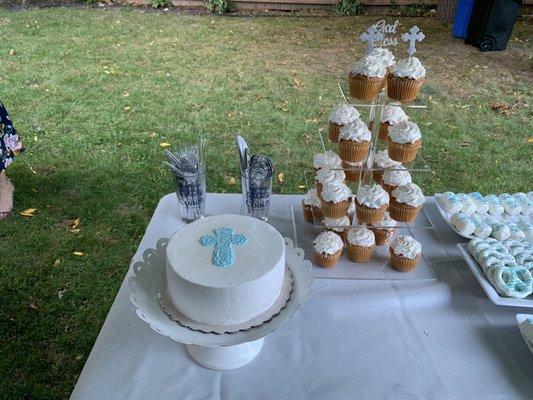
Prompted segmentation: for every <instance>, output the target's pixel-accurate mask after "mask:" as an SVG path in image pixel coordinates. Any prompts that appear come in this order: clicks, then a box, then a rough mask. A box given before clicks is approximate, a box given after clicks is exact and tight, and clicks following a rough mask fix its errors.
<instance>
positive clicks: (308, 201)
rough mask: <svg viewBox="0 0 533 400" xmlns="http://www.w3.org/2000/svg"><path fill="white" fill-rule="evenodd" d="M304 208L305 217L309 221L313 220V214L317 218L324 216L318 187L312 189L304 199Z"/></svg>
mask: <svg viewBox="0 0 533 400" xmlns="http://www.w3.org/2000/svg"><path fill="white" fill-rule="evenodd" d="M302 210H303V213H304V218H305V220H306V221H307V222H313V214H314V216H315V217H316V218H322V215H321V214H322V211H321V210H320V199H319V198H318V195H317V193H316V189H310V190H309V191H308V192H307V193H306V194H305V195H304V197H303V199H302Z"/></svg>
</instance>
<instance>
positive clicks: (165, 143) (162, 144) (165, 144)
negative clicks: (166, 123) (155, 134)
mask: <svg viewBox="0 0 533 400" xmlns="http://www.w3.org/2000/svg"><path fill="white" fill-rule="evenodd" d="M159 146H161V147H170V143H167V142H163V143H159Z"/></svg>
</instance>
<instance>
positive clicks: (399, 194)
mask: <svg viewBox="0 0 533 400" xmlns="http://www.w3.org/2000/svg"><path fill="white" fill-rule="evenodd" d="M392 197H394V198H395V199H396V201H397V202H398V203H403V204H407V205H409V206H411V207H418V206H421V205H422V204H424V201H425V197H424V193H423V192H422V189H420V187H419V186H418V185H417V184H416V183H406V184H405V185H400V186H397V187H396V188H395V189H394V190H393V191H392Z"/></svg>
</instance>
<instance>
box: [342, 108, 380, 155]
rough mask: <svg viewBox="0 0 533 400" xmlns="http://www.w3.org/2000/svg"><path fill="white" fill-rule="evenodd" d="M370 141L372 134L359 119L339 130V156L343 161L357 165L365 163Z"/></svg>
mask: <svg viewBox="0 0 533 400" xmlns="http://www.w3.org/2000/svg"><path fill="white" fill-rule="evenodd" d="M371 139H372V133H371V132H370V131H369V130H368V127H367V126H366V125H365V123H364V122H363V121H361V120H360V119H357V120H355V122H352V123H351V124H349V125H345V126H343V127H342V128H341V131H340V134H339V156H340V158H341V159H342V160H343V161H346V162H349V163H357V162H362V161H365V159H366V157H367V155H368V151H369V150H370V145H371V144H372V142H371Z"/></svg>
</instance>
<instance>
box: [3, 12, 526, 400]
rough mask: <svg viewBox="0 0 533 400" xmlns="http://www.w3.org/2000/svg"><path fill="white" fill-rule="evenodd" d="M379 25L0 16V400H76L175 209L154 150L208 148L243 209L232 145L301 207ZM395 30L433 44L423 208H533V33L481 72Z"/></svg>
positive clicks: (437, 36)
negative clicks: (112, 316) (266, 166)
mask: <svg viewBox="0 0 533 400" xmlns="http://www.w3.org/2000/svg"><path fill="white" fill-rule="evenodd" d="M375 19H376V17H374V18H372V17H353V18H327V17H325V18H292V17H286V18H283V17H281V18H277V17H276V18H230V17H215V16H180V15H176V14H169V15H164V14H160V13H142V12H139V11H137V10H133V9H110V10H107V11H106V10H99V9H80V8H78V9H67V8H58V9H45V10H31V11H20V12H11V11H5V10H0V37H1V40H0V55H1V56H0V71H1V74H0V98H1V100H2V101H3V102H4V103H5V104H6V106H7V107H8V109H9V111H10V113H11V116H12V118H13V119H14V121H15V126H16V127H17V129H18V130H19V133H20V134H21V135H22V136H23V139H24V142H25V145H26V146H27V152H26V153H25V154H24V155H23V156H21V157H20V158H19V159H18V160H16V162H15V163H14V164H13V165H12V167H10V168H9V170H8V172H9V176H10V177H11V178H12V179H13V181H14V183H15V186H16V193H15V201H16V209H15V211H16V212H15V214H14V216H12V217H11V218H10V219H9V220H7V221H5V222H0V260H2V262H1V263H0V302H1V307H0V336H1V337H2V340H1V344H0V398H5V399H15V398H17V399H18V398H28V399H29V398H38V399H48V398H51V399H56V398H65V397H68V395H69V394H70V391H71V390H72V388H73V386H74V384H75V382H76V379H77V377H78V375H79V373H80V371H81V369H82V367H83V364H84V362H85V360H86V358H87V356H88V354H89V352H90V350H91V347H92V345H93V343H94V340H95V339H96V336H97V334H98V332H99V330H100V327H101V326H102V323H103V321H104V318H105V316H106V314H107V312H108V310H109V307H110V306H111V303H112V301H113V299H114V296H115V294H116V292H117V290H118V288H119V286H120V283H121V281H122V279H123V277H124V274H125V273H126V271H127V268H128V264H129V260H130V259H131V257H132V255H133V254H134V251H135V249H136V247H137V245H138V243H139V240H140V238H141V236H142V234H143V232H144V229H145V227H146V225H147V223H148V221H149V219H150V216H151V214H152V212H153V210H154V208H155V206H156V204H157V202H158V200H159V198H160V197H161V196H163V195H164V194H166V193H168V192H170V191H172V182H171V179H170V177H169V175H168V173H167V171H166V170H165V168H164V167H163V165H162V163H161V162H162V160H163V157H162V148H161V147H160V144H161V143H163V142H168V143H171V144H172V145H173V146H174V147H175V146H177V145H178V144H180V143H183V142H187V141H191V140H193V139H194V138H195V137H196V136H197V135H198V134H204V135H205V136H206V137H207V138H208V139H209V145H208V154H207V157H208V161H209V165H210V171H209V178H208V189H209V190H210V191H218V192H238V191H239V187H238V186H237V185H232V184H230V182H231V179H232V178H237V170H238V167H237V156H236V153H235V150H234V145H233V138H234V135H235V133H236V132H241V133H242V134H243V135H244V136H245V137H246V138H247V139H248V142H249V144H250V146H251V147H252V150H253V151H256V152H261V153H264V154H268V155H271V156H272V158H273V159H274V161H275V164H276V167H277V171H278V172H282V173H284V176H285V179H284V181H283V182H282V183H280V182H276V184H275V191H276V192H279V193H302V192H303V190H302V189H300V188H299V186H300V185H302V184H303V182H304V170H306V169H309V167H310V162H311V158H312V156H313V154H314V153H315V152H317V151H318V150H319V149H320V142H319V139H318V136H317V129H318V128H324V127H325V123H326V121H327V116H328V114H329V112H330V109H331V108H332V106H334V105H335V104H337V103H339V102H340V101H341V98H340V96H339V93H338V90H337V87H336V83H337V82H338V81H342V82H344V80H345V76H346V74H347V71H348V69H349V66H350V65H351V63H352V62H353V61H354V60H355V59H356V58H357V57H359V56H361V55H362V53H363V51H364V46H363V45H362V44H360V43H359V42H358V40H357V36H358V35H359V34H360V33H361V32H362V30H363V28H364V27H366V26H368V25H370V23H371V21H374V20H375ZM402 22H403V26H404V27H409V26H411V25H414V24H417V25H418V26H419V27H421V28H422V29H423V30H424V31H425V33H426V35H427V36H428V39H427V40H426V41H425V42H423V43H422V44H420V45H419V46H418V48H419V52H418V53H417V55H418V56H419V57H420V58H421V59H422V61H423V62H424V63H425V64H426V66H427V67H428V82H427V84H426V85H425V87H424V89H423V91H424V93H423V95H422V96H421V101H423V102H425V103H426V104H427V105H428V109H427V110H424V111H417V112H410V115H411V118H412V119H413V120H414V121H415V122H417V123H418V124H419V125H420V127H421V129H422V132H423V136H424V147H423V154H424V157H425V158H426V160H427V162H428V163H429V164H430V166H431V167H432V170H433V172H432V173H431V174H427V175H426V176H425V177H423V176H420V177H416V180H417V182H420V183H421V185H422V186H423V189H424V190H425V192H426V193H428V194H430V193H434V192H436V191H444V190H454V191H473V190H478V191H481V192H491V191H492V192H502V191H525V190H531V189H532V187H531V183H532V182H533V179H532V178H533V172H532V168H531V161H530V160H531V157H532V156H533V152H532V150H531V149H532V147H531V146H532V144H528V138H529V137H531V136H532V135H531V132H532V122H531V113H530V111H529V109H528V104H530V103H531V79H532V78H531V74H530V67H531V56H532V51H531V45H530V43H529V42H528V40H527V38H531V37H532V33H533V30H532V29H531V27H530V26H528V25H527V23H525V22H519V23H518V25H517V27H516V28H515V31H514V33H513V37H512V39H511V42H510V44H509V48H508V51H506V52H503V53H491V54H485V53H480V52H479V51H478V50H476V49H475V48H473V47H469V46H465V45H464V44H462V43H461V42H460V41H459V40H455V39H451V38H450V35H449V30H450V29H449V27H447V26H444V25H440V24H438V23H436V22H435V21H433V20H428V19H405V20H403V21H402ZM398 54H400V51H398ZM528 74H529V75H528ZM494 103H502V104H503V107H504V108H508V110H505V109H504V110H503V111H504V112H500V111H497V110H496V111H495V110H492V109H491V104H494ZM30 207H31V208H36V209H37V211H36V212H35V216H34V217H33V218H27V219H24V218H22V217H21V216H20V215H19V212H20V211H22V210H24V209H26V208H30ZM77 218H79V219H80V221H81V223H80V232H79V233H72V232H69V229H68V228H69V226H70V224H71V222H72V220H75V219H77ZM75 251H80V252H83V256H75V255H73V252H75ZM57 260H59V261H57ZM60 297H61V298H60Z"/></svg>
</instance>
